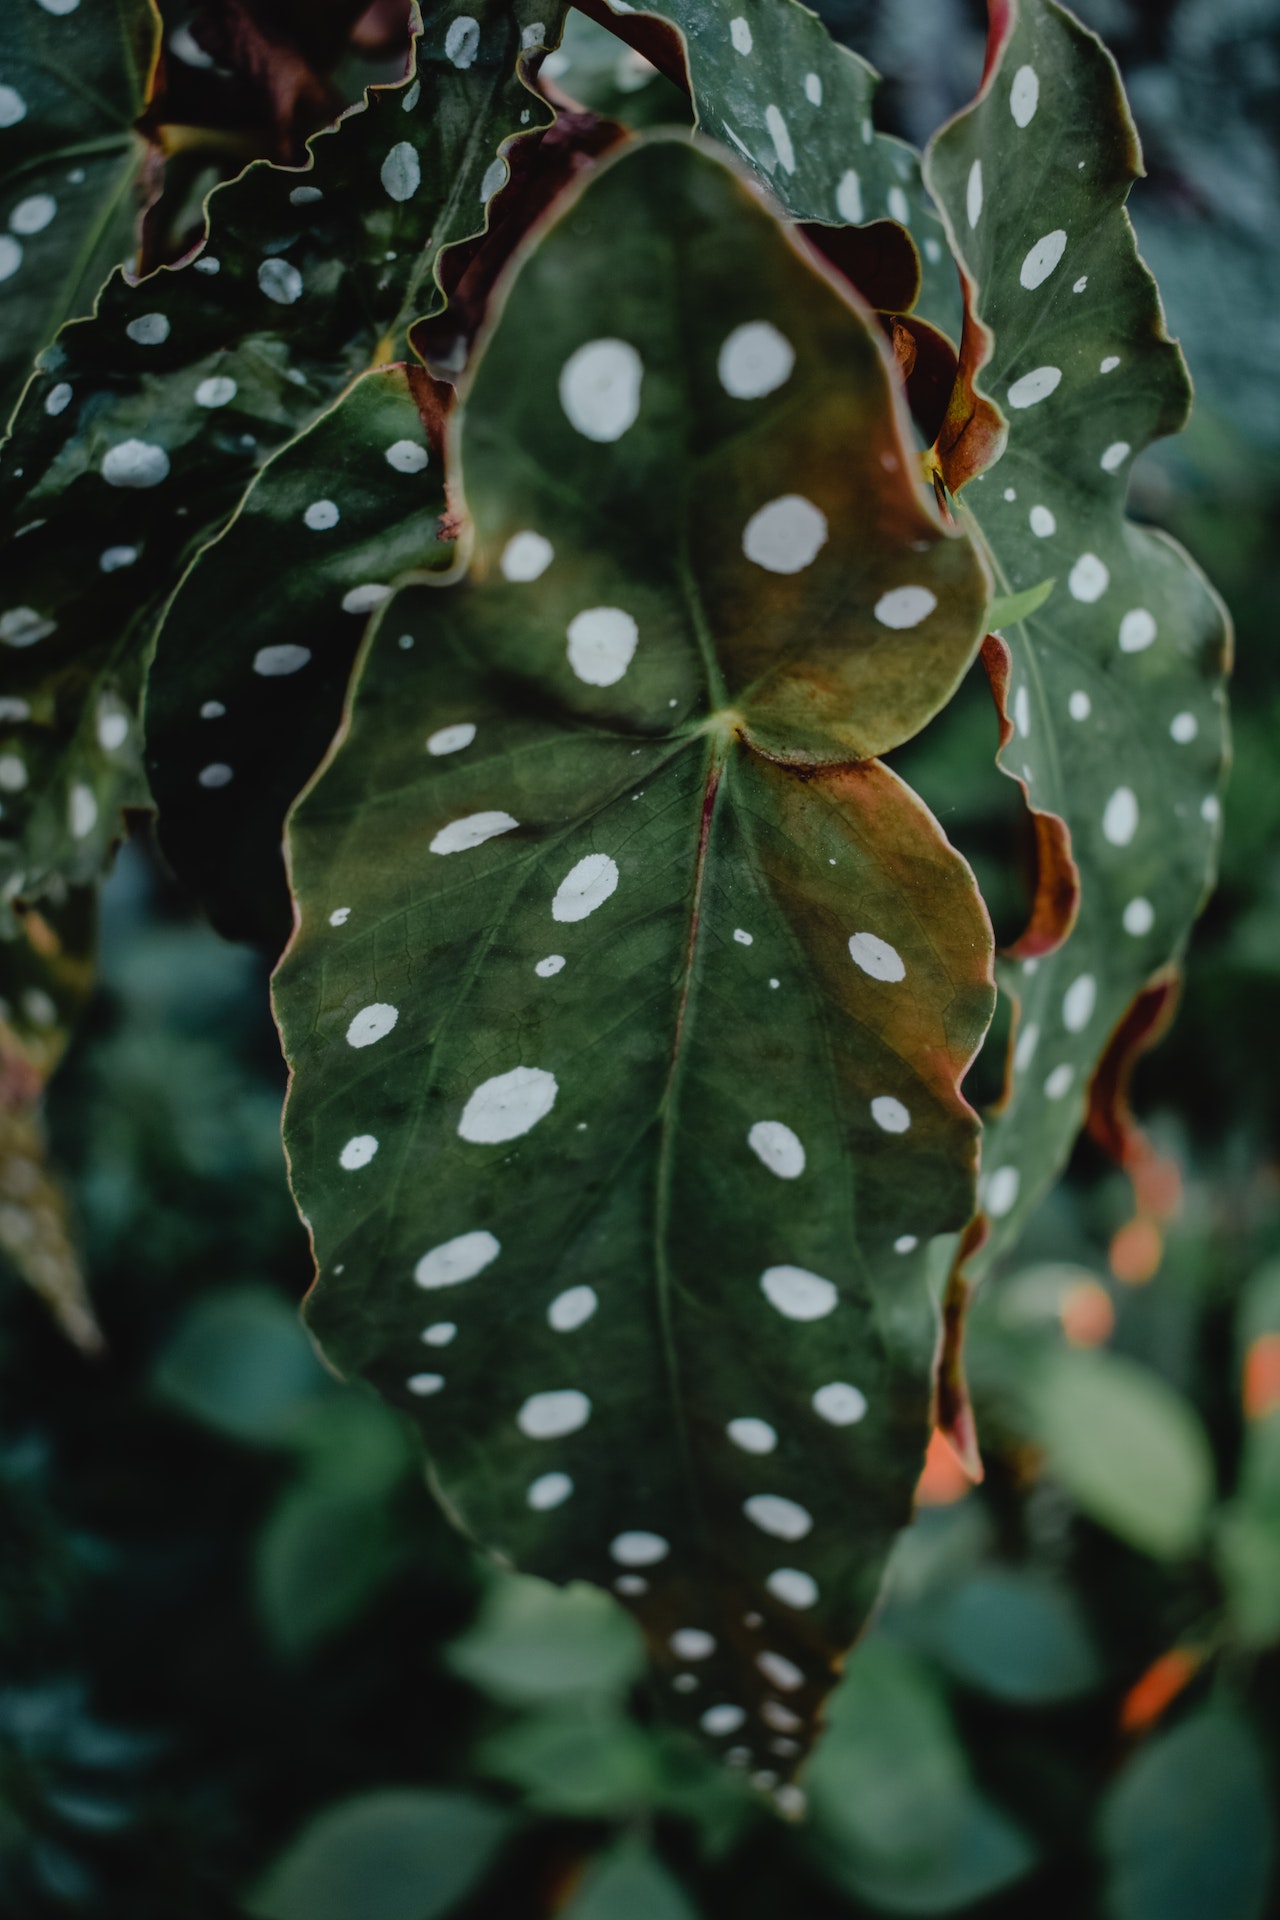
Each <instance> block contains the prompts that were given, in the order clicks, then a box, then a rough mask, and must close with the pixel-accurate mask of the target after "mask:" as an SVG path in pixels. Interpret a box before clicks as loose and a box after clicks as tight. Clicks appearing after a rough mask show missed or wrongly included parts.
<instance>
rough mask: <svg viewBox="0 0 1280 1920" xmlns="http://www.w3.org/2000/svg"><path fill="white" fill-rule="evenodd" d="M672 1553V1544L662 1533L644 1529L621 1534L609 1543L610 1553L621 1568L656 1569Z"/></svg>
mask: <svg viewBox="0 0 1280 1920" xmlns="http://www.w3.org/2000/svg"><path fill="white" fill-rule="evenodd" d="M670 1551H671V1543H670V1542H669V1541H667V1540H664V1539H663V1537H662V1535H661V1534H660V1533H647V1532H645V1530H644V1529H643V1528H642V1527H637V1528H635V1529H634V1530H633V1531H630V1532H627V1533H620V1534H618V1535H616V1537H615V1538H614V1539H613V1540H611V1541H610V1542H609V1553H610V1555H611V1557H612V1558H613V1559H614V1560H616V1561H617V1563H618V1565H619V1566H620V1567H655V1566H657V1564H658V1562H659V1560H665V1559H666V1557H667V1555H668V1554H669V1553H670Z"/></svg>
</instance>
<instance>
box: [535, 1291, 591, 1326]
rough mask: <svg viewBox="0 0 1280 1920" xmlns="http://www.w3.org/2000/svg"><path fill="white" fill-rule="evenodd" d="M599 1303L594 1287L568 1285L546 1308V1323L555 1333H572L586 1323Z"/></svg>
mask: <svg viewBox="0 0 1280 1920" xmlns="http://www.w3.org/2000/svg"><path fill="white" fill-rule="evenodd" d="M599 1304H600V1302H599V1299H598V1298H597V1295H596V1290H595V1288H594V1287H568V1288H566V1289H565V1291H564V1292H563V1293H558V1294H557V1295H556V1297H555V1299H554V1300H553V1301H552V1302H551V1305H550V1306H549V1307H548V1308H547V1324H548V1326H550V1327H551V1328H552V1329H553V1330H554V1332H556V1333H573V1332H574V1331H575V1330H576V1329H577V1328H578V1327H581V1326H584V1325H585V1324H586V1322H587V1321H588V1320H589V1319H590V1318H591V1316H592V1314H593V1313H594V1312H595V1310H596V1308H597V1307H598V1306H599Z"/></svg>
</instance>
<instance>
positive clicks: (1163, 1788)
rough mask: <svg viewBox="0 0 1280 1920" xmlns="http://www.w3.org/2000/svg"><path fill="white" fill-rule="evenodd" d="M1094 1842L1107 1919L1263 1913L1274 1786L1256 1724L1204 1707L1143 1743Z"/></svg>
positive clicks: (1231, 1918) (1233, 1918)
mask: <svg viewBox="0 0 1280 1920" xmlns="http://www.w3.org/2000/svg"><path fill="white" fill-rule="evenodd" d="M1101 1841H1102V1848H1103V1852H1104V1853H1105V1855H1106V1859H1107V1864H1108V1882H1107V1912H1108V1914H1109V1915H1110V1916H1112V1920H1207V1916H1208V1915H1210V1914H1212V1916H1213V1920H1263V1915H1264V1914H1265V1913H1268V1912H1270V1911H1271V1907H1270V1903H1269V1899H1268V1890H1269V1889H1271V1879H1272V1874H1273V1872H1274V1869H1275V1859H1276V1820H1275V1789H1274V1783H1273V1782H1272V1780H1271V1778H1270V1770H1269V1768H1268V1766H1267V1762H1266V1760H1265V1759H1264V1757H1263V1753H1262V1750H1261V1747H1260V1745H1259V1742H1258V1739H1257V1736H1256V1735H1255V1733H1254V1731H1253V1728H1252V1727H1251V1726H1250V1725H1249V1723H1248V1722H1247V1721H1246V1720H1244V1719H1243V1718H1242V1717H1241V1716H1240V1715H1239V1714H1237V1713H1234V1712H1232V1711H1230V1710H1229V1709H1227V1708H1223V1707H1208V1708H1206V1709H1204V1710H1202V1711H1201V1712H1199V1713H1196V1714H1193V1715H1192V1717H1191V1718H1190V1719H1188V1720H1184V1721H1183V1722H1182V1724H1181V1725H1180V1726H1178V1727H1175V1728H1174V1730H1173V1731H1172V1732H1171V1733H1166V1734H1162V1735H1160V1736H1158V1737H1157V1738H1156V1739H1154V1740H1152V1741H1150V1742H1149V1744H1148V1745H1146V1746H1145V1747H1143V1748H1142V1749H1141V1750H1140V1751H1139V1752H1138V1753H1137V1754H1135V1756H1134V1757H1133V1759H1132V1760H1131V1761H1130V1762H1129V1765H1128V1766H1127V1767H1126V1768H1125V1770H1124V1772H1123V1773H1122V1774H1121V1775H1120V1778H1119V1779H1118V1780H1117V1782H1116V1784H1115V1786H1114V1787H1113V1788H1112V1789H1111V1793H1110V1795H1109V1796H1108V1799H1107V1801H1106V1804H1105V1806H1104V1808H1103V1813H1102V1823H1101ZM1271 1890H1272V1891H1274V1889H1271Z"/></svg>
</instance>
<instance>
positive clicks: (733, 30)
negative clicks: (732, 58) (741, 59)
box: [729, 14, 752, 53]
mask: <svg viewBox="0 0 1280 1920" xmlns="http://www.w3.org/2000/svg"><path fill="white" fill-rule="evenodd" d="M729 38H730V40H731V41H732V43H733V48H734V52H735V53H750V51H751V47H752V39H751V28H750V27H749V26H748V24H747V22H746V21H745V20H744V19H743V17H742V15H741V14H739V15H738V16H737V18H736V19H733V20H731V21H730V22H729Z"/></svg>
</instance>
